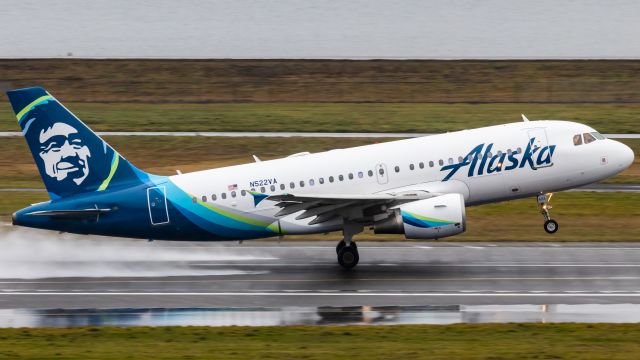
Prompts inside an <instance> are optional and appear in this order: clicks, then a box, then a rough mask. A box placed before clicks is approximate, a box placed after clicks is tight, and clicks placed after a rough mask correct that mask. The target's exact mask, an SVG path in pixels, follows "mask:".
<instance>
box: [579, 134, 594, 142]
mask: <svg viewBox="0 0 640 360" xmlns="http://www.w3.org/2000/svg"><path fill="white" fill-rule="evenodd" d="M582 136H583V137H584V143H585V144H588V143H592V142H594V141H596V138H594V137H593V135H591V134H589V133H584V134H582Z"/></svg>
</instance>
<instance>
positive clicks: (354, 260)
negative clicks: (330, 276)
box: [338, 246, 360, 269]
mask: <svg viewBox="0 0 640 360" xmlns="http://www.w3.org/2000/svg"><path fill="white" fill-rule="evenodd" d="M358 261H360V255H359V254H358V249H357V248H356V247H354V246H345V247H343V248H342V249H340V251H339V252H338V263H339V264H340V266H342V267H343V268H345V269H352V268H354V267H355V266H356V265H358Z"/></svg>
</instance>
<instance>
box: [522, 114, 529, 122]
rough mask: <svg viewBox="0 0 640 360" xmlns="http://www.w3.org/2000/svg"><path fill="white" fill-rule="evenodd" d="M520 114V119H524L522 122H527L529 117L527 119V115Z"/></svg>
mask: <svg viewBox="0 0 640 360" xmlns="http://www.w3.org/2000/svg"><path fill="white" fill-rule="evenodd" d="M520 115H522V121H524V122H529V119H527V117H526V116H524V114H520Z"/></svg>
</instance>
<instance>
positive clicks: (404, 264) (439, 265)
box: [189, 262, 640, 268]
mask: <svg viewBox="0 0 640 360" xmlns="http://www.w3.org/2000/svg"><path fill="white" fill-rule="evenodd" d="M323 264H324V265H335V263H333V262H325V263H314V265H323ZM383 264H384V265H386V266H389V264H390V263H376V264H366V263H360V264H359V265H358V266H359V267H372V266H384V265H383ZM189 265H190V266H199V267H203V266H264V267H269V266H280V267H282V268H286V267H291V266H311V264H309V263H304V264H302V263H300V264H298V263H287V262H283V263H278V264H265V263H242V264H238V263H224V264H223V263H198V264H189ZM395 265H397V266H405V267H640V264H606V263H600V264H580V263H579V264H571V263H564V264H549V263H546V264H513V263H511V264H501V263H495V264H493V263H482V264H424V263H395Z"/></svg>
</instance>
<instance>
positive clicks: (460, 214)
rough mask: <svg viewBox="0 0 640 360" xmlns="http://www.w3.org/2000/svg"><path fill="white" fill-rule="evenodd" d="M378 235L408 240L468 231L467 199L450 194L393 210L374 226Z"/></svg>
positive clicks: (439, 236) (438, 237)
mask: <svg viewBox="0 0 640 360" xmlns="http://www.w3.org/2000/svg"><path fill="white" fill-rule="evenodd" d="M373 229H374V232H375V233H376V234H404V235H405V237H406V238H407V239H440V238H443V237H447V236H452V235H457V234H460V233H462V232H464V231H465V230H466V216H465V208H464V197H463V196H462V195H460V194H447V195H442V196H437V197H434V198H430V199H424V200H418V201H414V202H410V203H407V204H404V205H400V206H398V207H397V208H395V209H393V213H392V215H391V216H389V217H388V218H386V219H384V220H381V221H378V222H376V223H374V224H373Z"/></svg>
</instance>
